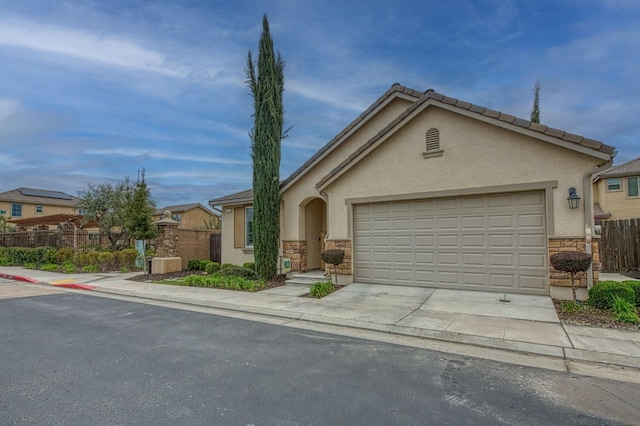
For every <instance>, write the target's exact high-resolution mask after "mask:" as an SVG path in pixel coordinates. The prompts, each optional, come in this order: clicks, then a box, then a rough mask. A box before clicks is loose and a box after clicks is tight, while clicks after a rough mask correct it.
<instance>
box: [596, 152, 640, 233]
mask: <svg viewBox="0 0 640 426" xmlns="http://www.w3.org/2000/svg"><path fill="white" fill-rule="evenodd" d="M593 201H594V203H595V205H594V215H595V219H596V223H598V222H599V221H601V220H607V219H611V220H617V219H631V218H638V217H640V157H639V158H636V159H635V160H631V161H628V162H626V163H624V164H620V165H619V166H613V167H609V168H608V169H606V170H603V171H602V172H600V173H598V174H596V175H595V177H594V179H593Z"/></svg>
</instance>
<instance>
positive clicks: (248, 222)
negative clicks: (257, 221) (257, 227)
mask: <svg viewBox="0 0 640 426" xmlns="http://www.w3.org/2000/svg"><path fill="white" fill-rule="evenodd" d="M244 244H245V246H246V247H253V207H247V208H245V209H244Z"/></svg>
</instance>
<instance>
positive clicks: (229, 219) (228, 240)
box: [221, 206, 253, 265]
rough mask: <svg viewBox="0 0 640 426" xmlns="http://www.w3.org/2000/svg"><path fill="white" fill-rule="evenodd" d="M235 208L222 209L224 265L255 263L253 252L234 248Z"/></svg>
mask: <svg viewBox="0 0 640 426" xmlns="http://www.w3.org/2000/svg"><path fill="white" fill-rule="evenodd" d="M233 207H237V206H225V207H223V209H222V228H221V232H222V238H221V250H222V263H233V264H234V265H242V264H243V263H245V262H253V251H252V250H247V249H245V248H235V247H234V235H235V234H234V222H233Z"/></svg>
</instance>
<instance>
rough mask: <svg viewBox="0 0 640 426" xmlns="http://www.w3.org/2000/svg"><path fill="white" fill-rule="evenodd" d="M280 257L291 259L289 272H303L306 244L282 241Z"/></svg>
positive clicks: (305, 261)
mask: <svg viewBox="0 0 640 426" xmlns="http://www.w3.org/2000/svg"><path fill="white" fill-rule="evenodd" d="M282 257H285V258H286V257H288V258H289V259H291V270H292V271H297V272H305V271H306V270H307V242H306V241H282Z"/></svg>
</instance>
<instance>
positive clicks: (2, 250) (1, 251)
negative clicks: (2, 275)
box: [0, 246, 9, 257]
mask: <svg viewBox="0 0 640 426" xmlns="http://www.w3.org/2000/svg"><path fill="white" fill-rule="evenodd" d="M0 257H9V249H8V248H6V247H3V246H0Z"/></svg>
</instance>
